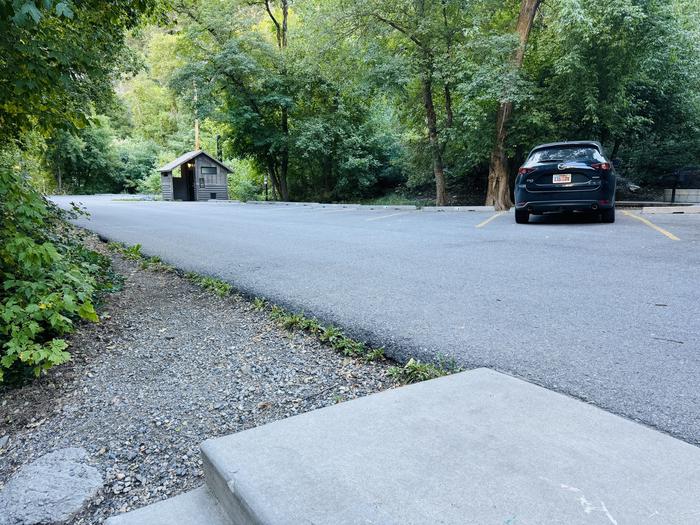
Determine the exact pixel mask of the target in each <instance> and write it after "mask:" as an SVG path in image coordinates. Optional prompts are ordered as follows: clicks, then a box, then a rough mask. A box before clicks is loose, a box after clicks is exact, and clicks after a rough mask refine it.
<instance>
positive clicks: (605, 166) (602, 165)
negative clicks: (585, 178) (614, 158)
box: [591, 162, 610, 171]
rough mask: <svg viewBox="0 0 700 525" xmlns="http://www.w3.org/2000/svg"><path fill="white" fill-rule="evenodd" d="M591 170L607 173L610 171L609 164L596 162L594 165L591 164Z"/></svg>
mask: <svg viewBox="0 0 700 525" xmlns="http://www.w3.org/2000/svg"><path fill="white" fill-rule="evenodd" d="M591 168H593V169H594V170H602V171H608V170H609V169H610V163H608V162H598V163H596V164H591Z"/></svg>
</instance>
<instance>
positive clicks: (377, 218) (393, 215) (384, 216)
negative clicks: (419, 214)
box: [367, 211, 409, 221]
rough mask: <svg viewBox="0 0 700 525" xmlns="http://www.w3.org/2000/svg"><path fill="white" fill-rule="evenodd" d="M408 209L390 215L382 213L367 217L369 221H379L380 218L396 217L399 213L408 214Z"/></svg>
mask: <svg viewBox="0 0 700 525" xmlns="http://www.w3.org/2000/svg"><path fill="white" fill-rule="evenodd" d="M407 213H409V212H407V211H400V212H398V213H392V214H390V215H382V216H381V217H372V218H371V219H367V220H368V221H378V220H380V219H388V218H389V217H396V216H397V215H406V214H407Z"/></svg>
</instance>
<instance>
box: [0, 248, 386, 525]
mask: <svg viewBox="0 0 700 525" xmlns="http://www.w3.org/2000/svg"><path fill="white" fill-rule="evenodd" d="M101 249H103V250H104V247H102V248H101ZM112 258H113V259H114V265H115V269H116V270H117V271H118V272H119V273H121V274H122V275H123V276H124V277H125V283H124V289H123V290H122V291H121V292H118V293H116V294H113V295H110V296H109V297H108V298H107V299H106V301H105V304H104V305H103V307H102V309H101V311H100V313H101V315H102V317H103V321H102V322H101V323H99V324H95V325H84V326H82V327H81V328H80V329H79V330H78V331H77V332H76V334H75V335H74V336H73V337H72V352H73V361H72V362H71V363H69V364H67V365H64V366H61V367H58V368H56V369H54V370H52V371H50V372H49V374H47V375H46V376H44V377H42V378H41V379H39V380H36V381H33V382H32V383H30V384H28V385H26V386H24V387H22V388H19V389H14V390H9V391H5V392H1V395H2V397H1V398H0V437H2V436H4V435H9V436H10V439H9V442H8V443H7V445H6V446H5V448H4V449H3V450H2V452H0V490H1V489H2V487H3V486H4V484H5V483H6V482H7V480H8V479H9V478H10V476H12V474H13V473H14V472H16V471H17V470H18V469H19V468H20V467H21V466H22V465H25V464H27V463H29V462H31V461H33V460H35V459H37V458H38V457H39V456H41V455H43V454H46V453H48V452H51V451H53V450H56V449H59V448H62V447H84V448H86V449H87V450H88V451H89V453H90V455H91V460H92V462H93V463H94V465H95V466H96V467H98V469H99V470H100V471H101V473H102V475H103V477H104V479H105V484H104V487H103V489H102V491H101V493H100V494H99V495H98V496H97V498H96V499H95V500H94V501H93V502H92V503H91V504H90V506H89V507H88V508H86V509H85V510H84V511H83V512H82V513H81V514H80V515H79V516H78V517H77V518H76V519H75V521H74V522H73V523H76V524H87V523H101V522H102V521H103V520H104V519H105V518H106V517H109V516H111V515H113V514H116V513H119V512H125V511H128V510H131V509H134V508H137V507H141V506H143V505H146V504H149V503H153V502H156V501H159V500H162V499H165V498H167V497H170V496H173V495H176V494H179V493H182V492H185V491H187V490H190V489H192V488H194V487H196V486H199V485H201V484H202V483H203V482H204V479H203V472H202V461H201V459H200V454H199V443H200V442H201V441H203V440H204V439H206V438H211V437H215V436H220V435H224V434H230V433H233V432H238V431H241V430H244V429H247V428H251V427H255V426H258V425H263V424H265V423H269V422H271V421H274V420H277V419H282V418H285V417H289V416H292V415H295V414H299V413H302V412H306V411H309V410H313V409H316V408H320V407H323V406H327V405H331V404H334V403H337V402H340V401H344V400H348V399H352V398H355V397H360V396H364V395H367V394H371V393H373V392H377V391H380V390H384V389H386V388H390V387H391V386H392V381H391V379H390V378H389V377H388V376H387V373H386V372H387V368H388V367H389V363H388V362H378V363H364V362H362V361H358V360H355V359H349V358H344V357H342V356H340V355H338V354H337V353H335V352H333V351H332V350H331V349H329V348H327V347H324V346H323V345H321V344H320V343H318V342H317V341H316V340H315V339H314V338H312V337H310V336H307V335H305V334H302V333H289V332H286V331H285V330H283V329H281V328H279V327H278V326H277V325H276V324H275V323H274V322H272V321H270V319H269V318H268V316H267V314H266V313H264V312H257V311H255V310H254V309H253V308H252V307H251V305H250V302H248V301H247V300H245V299H243V298H241V297H237V296H232V297H228V298H224V299H222V298H219V297H217V296H214V295H213V294H211V293H209V292H204V291H203V290H201V289H200V288H198V287H197V286H195V285H193V284H191V283H190V282H189V281H187V280H186V279H184V278H182V277H179V276H177V275H174V274H172V273H159V272H153V271H148V270H141V269H140V268H139V267H138V264H137V263H134V262H131V261H126V260H124V259H122V258H121V257H119V256H112Z"/></svg>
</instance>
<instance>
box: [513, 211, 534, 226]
mask: <svg viewBox="0 0 700 525" xmlns="http://www.w3.org/2000/svg"><path fill="white" fill-rule="evenodd" d="M515 222H517V223H518V224H527V223H528V222H530V214H529V213H528V211H527V210H515Z"/></svg>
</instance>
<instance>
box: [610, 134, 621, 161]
mask: <svg viewBox="0 0 700 525" xmlns="http://www.w3.org/2000/svg"><path fill="white" fill-rule="evenodd" d="M621 145H622V141H621V140H620V139H619V138H616V139H615V143H614V144H613V149H612V153H611V154H610V160H611V161H612V160H615V158H616V157H617V153H618V151H620V146H621Z"/></svg>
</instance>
